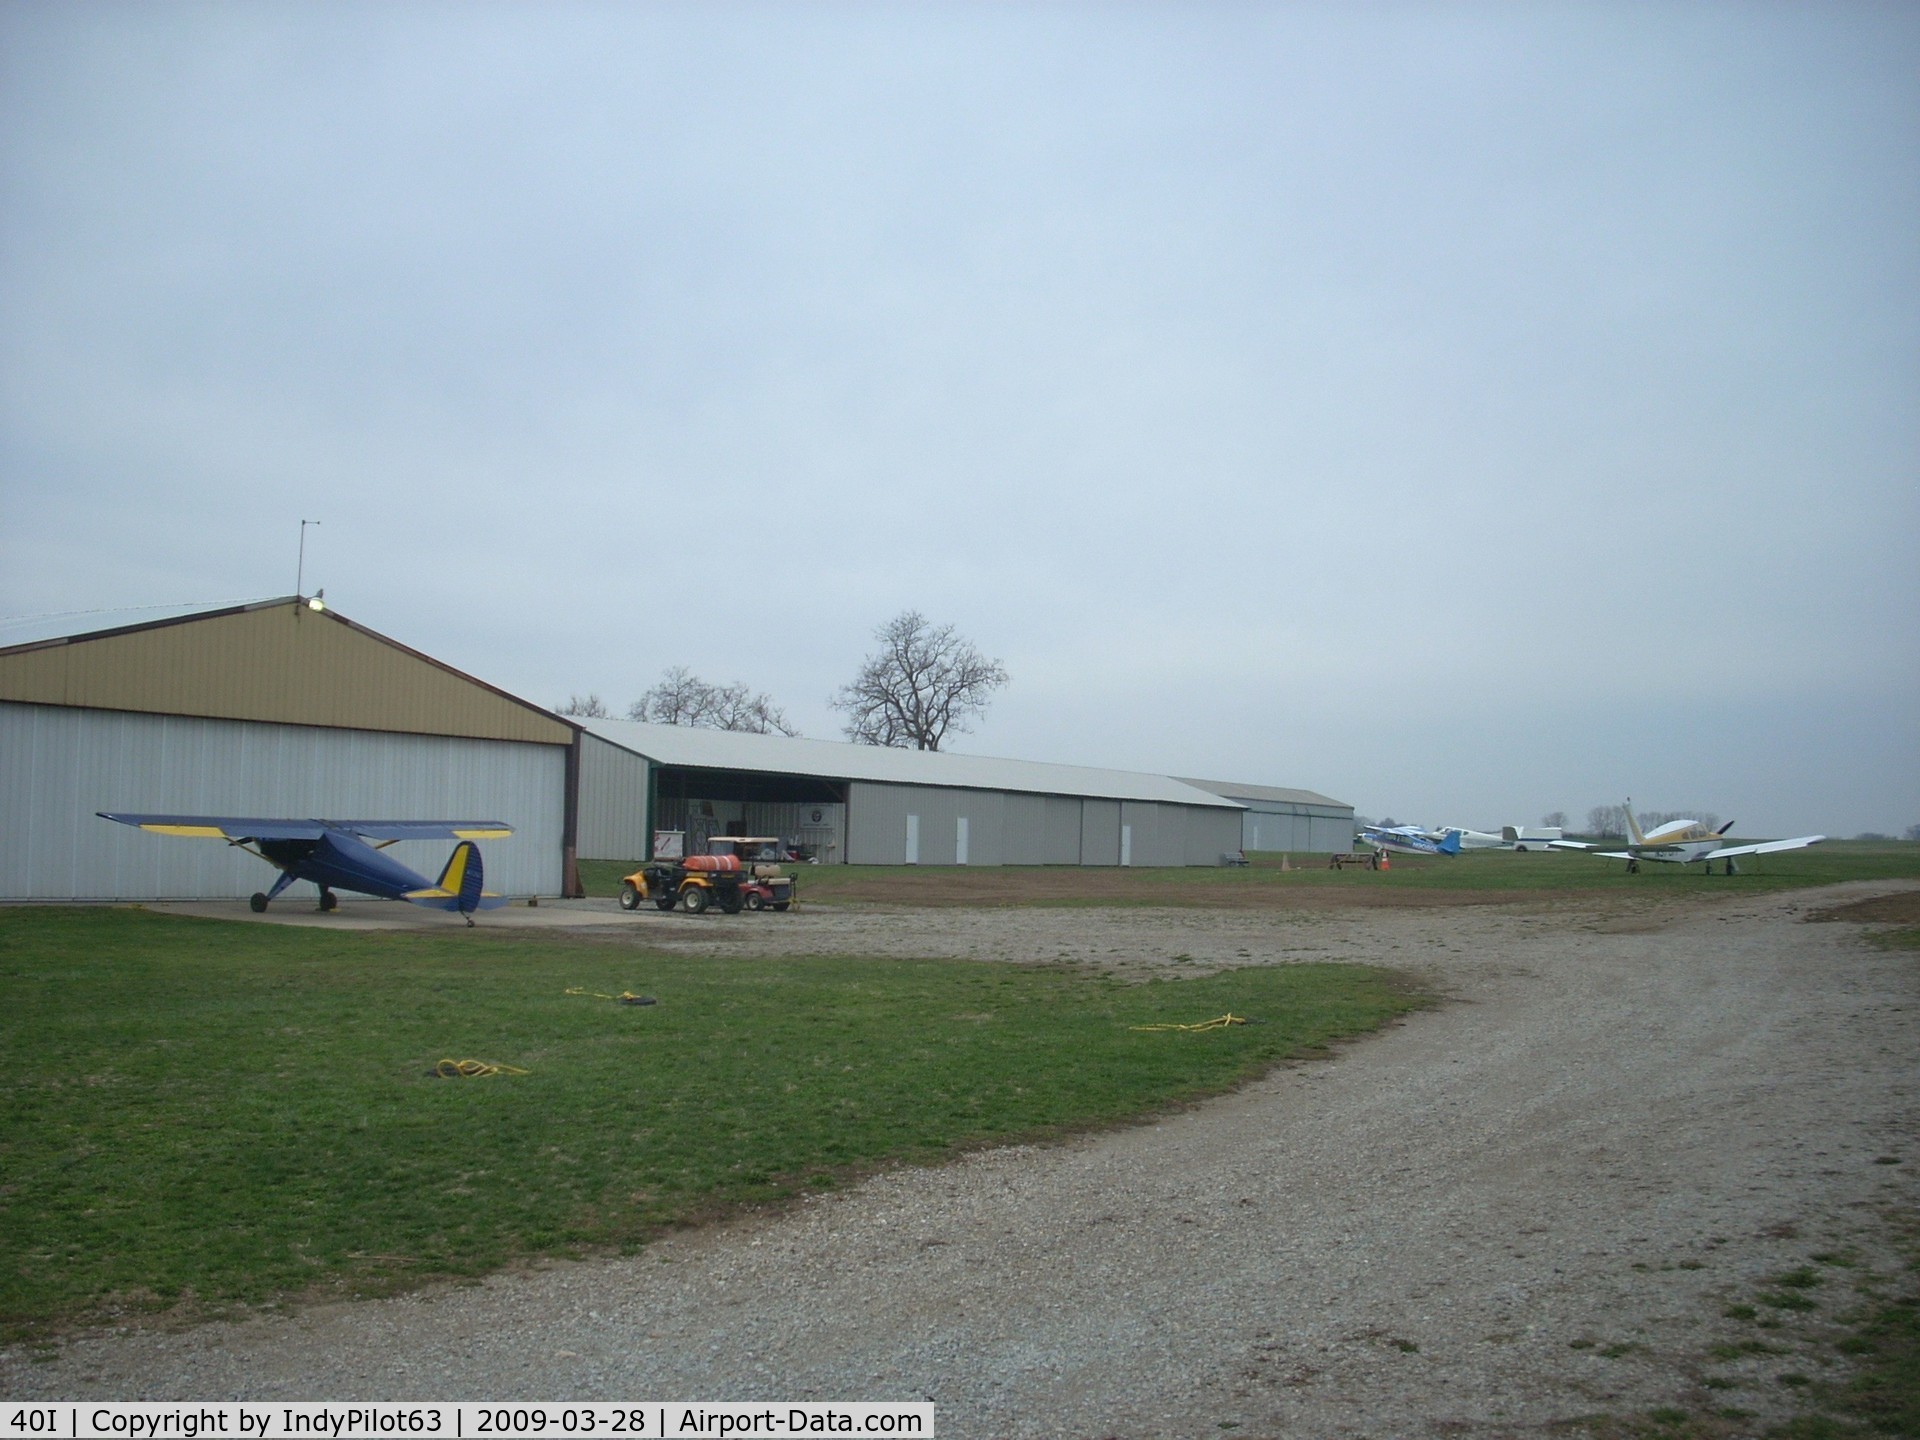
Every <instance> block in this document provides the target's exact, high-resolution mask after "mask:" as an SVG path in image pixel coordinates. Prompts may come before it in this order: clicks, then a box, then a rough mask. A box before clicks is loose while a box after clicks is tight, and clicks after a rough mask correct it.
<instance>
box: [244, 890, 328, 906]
mask: <svg viewBox="0 0 1920 1440" xmlns="http://www.w3.org/2000/svg"><path fill="white" fill-rule="evenodd" d="M260 908H261V909H262V910H264V909H266V908H267V907H266V906H264V905H262V906H261V907H260ZM320 908H321V909H322V910H337V909H339V908H340V897H339V896H338V895H336V894H334V893H333V892H332V891H331V890H322V891H321V892H320Z"/></svg>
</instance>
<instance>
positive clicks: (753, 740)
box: [572, 718, 1241, 865]
mask: <svg viewBox="0 0 1920 1440" xmlns="http://www.w3.org/2000/svg"><path fill="white" fill-rule="evenodd" d="M572 723H575V724H577V725H579V726H580V727H581V729H582V730H583V731H584V732H585V737H586V738H585V742H584V745H583V748H582V751H581V772H580V773H581V782H580V816H581V821H580V845H581V848H580V855H581V858H583V859H596V858H599V859H615V860H631V859H644V858H647V856H648V854H649V851H648V850H647V846H648V845H650V843H651V841H652V837H653V835H654V833H655V832H656V831H679V832H682V833H684V834H685V835H686V837H687V839H686V841H685V843H686V844H687V845H688V847H689V849H692V850H697V849H698V848H700V847H701V845H702V843H703V841H704V839H705V837H706V836H709V835H714V834H728V833H732V834H738V835H778V836H781V837H782V838H785V839H788V840H792V841H796V842H798V843H800V844H803V845H806V846H807V847H809V848H810V849H811V850H812V851H813V852H814V853H815V854H816V855H817V856H818V857H819V858H820V859H821V860H823V861H830V862H842V861H844V862H846V863H849V864H855V865H1217V864H1218V863H1219V861H1220V856H1221V854H1222V853H1223V852H1225V851H1230V850H1237V849H1239V848H1240V829H1241V827H1240V806H1239V805H1238V804H1237V803H1236V802H1234V801H1231V800H1228V799H1225V798H1223V797H1222V796H1220V795H1217V794H1214V793H1211V792H1209V791H1205V790H1200V789H1196V788H1194V787H1193V786H1191V785H1187V784H1183V783H1182V782H1180V781H1177V780H1171V779H1168V778H1167V777H1166V776H1163V775H1143V774H1136V773H1133V772H1130V771H1122V770H1097V769H1091V768H1087V767H1083V766H1077V765H1043V764H1037V763H1035V762H1032V761H1026V760H995V759H989V758H987V757H985V756H979V755H960V754H955V753H953V752H950V751H944V750H940V751H928V750H895V749H888V748H885V747H882V746H877V745H852V744H846V743H843V742H840V741H833V740H801V739H790V738H788V737H785V736H779V735H749V734H740V733H737V732H732V731H725V730H706V729H696V728H693V727H691V726H683V725H648V724H642V723H639V722H637V721H633V720H602V719H589V718H576V719H575V720H573V722H572Z"/></svg>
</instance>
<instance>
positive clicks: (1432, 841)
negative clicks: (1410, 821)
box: [1360, 825, 1461, 855]
mask: <svg viewBox="0 0 1920 1440" xmlns="http://www.w3.org/2000/svg"><path fill="white" fill-rule="evenodd" d="M1460 834H1461V832H1460V831H1458V830H1422V829H1421V828H1420V827H1419V826H1418V825H1362V826H1361V827H1360V838H1361V839H1362V840H1364V841H1365V842H1366V843H1367V844H1369V845H1371V846H1373V848H1374V849H1376V850H1399V851H1402V852H1404V853H1405V854H1408V855H1458V854H1459V853H1460Z"/></svg>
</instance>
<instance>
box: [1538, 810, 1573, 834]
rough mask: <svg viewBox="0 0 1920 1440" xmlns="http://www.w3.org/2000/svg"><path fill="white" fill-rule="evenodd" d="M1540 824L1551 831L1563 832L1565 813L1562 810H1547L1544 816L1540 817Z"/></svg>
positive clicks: (1565, 824)
mask: <svg viewBox="0 0 1920 1440" xmlns="http://www.w3.org/2000/svg"><path fill="white" fill-rule="evenodd" d="M1540 823H1541V824H1542V825H1545V826H1546V827H1547V828H1548V829H1551V830H1564V829H1566V828H1567V812H1566V811H1564V810H1549V811H1548V812H1547V813H1546V814H1545V815H1542V816H1541V817H1540Z"/></svg>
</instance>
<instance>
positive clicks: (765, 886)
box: [620, 835, 793, 915]
mask: <svg viewBox="0 0 1920 1440" xmlns="http://www.w3.org/2000/svg"><path fill="white" fill-rule="evenodd" d="M711 848H712V850H713V851H714V853H713V854H711V855H689V856H688V857H687V858H686V859H685V860H683V861H679V862H673V861H667V860H654V861H650V862H648V863H647V864H645V865H643V866H641V867H640V868H639V869H638V870H636V871H634V872H633V874H631V875H629V876H627V877H626V878H625V879H624V880H623V881H622V882H621V885H620V908H621V909H623V910H638V909H639V908H640V906H641V905H642V904H643V903H644V902H646V901H649V900H651V901H652V902H653V903H654V905H655V906H656V907H657V908H658V909H661V910H671V909H673V908H674V906H676V905H682V906H684V907H685V908H686V911H687V913H688V914H689V915H699V914H702V913H704V912H705V911H706V910H707V908H708V907H709V906H714V905H717V906H719V907H720V909H721V910H722V911H723V912H724V913H726V914H728V915H738V914H739V913H740V912H741V911H742V910H785V909H787V908H789V907H790V906H791V905H792V904H793V877H792V876H790V875H788V874H787V873H786V872H785V871H783V870H782V869H781V868H780V866H779V864H778V862H777V860H775V861H774V862H773V863H769V861H768V860H767V858H766V857H768V856H769V855H771V856H775V857H777V856H778V855H779V854H780V842H779V841H778V840H777V839H768V838H766V837H764V836H751V835H749V836H740V835H716V836H715V837H714V838H713V840H712V842H711Z"/></svg>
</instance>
